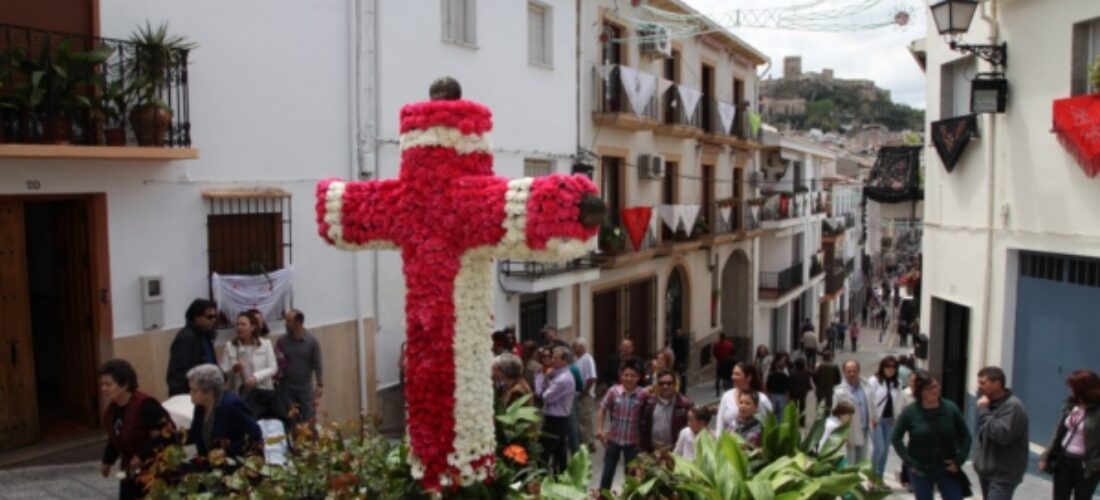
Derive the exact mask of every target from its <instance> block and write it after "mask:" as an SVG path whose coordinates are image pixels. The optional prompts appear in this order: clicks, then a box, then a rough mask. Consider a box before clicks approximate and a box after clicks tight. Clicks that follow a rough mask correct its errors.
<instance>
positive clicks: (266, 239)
mask: <svg viewBox="0 0 1100 500" xmlns="http://www.w3.org/2000/svg"><path fill="white" fill-rule="evenodd" d="M203 198H205V199H206V201H207V205H208V212H207V216H206V237H207V254H208V267H209V269H208V271H209V273H210V274H214V273H218V274H245V275H250V274H264V273H268V272H271V271H276V270H279V269H282V268H284V267H286V266H287V265H288V264H290V262H291V260H292V259H291V257H292V252H291V248H292V245H291V237H290V236H291V233H290V230H291V217H290V193H287V192H285V191H282V190H269V191H261V192H256V191H218V192H213V191H210V192H204V193H203Z"/></svg>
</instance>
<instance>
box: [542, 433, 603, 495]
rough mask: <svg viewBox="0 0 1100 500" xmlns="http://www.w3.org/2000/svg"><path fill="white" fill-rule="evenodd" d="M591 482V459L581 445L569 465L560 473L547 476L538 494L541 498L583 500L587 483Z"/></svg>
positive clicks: (586, 491)
mask: <svg viewBox="0 0 1100 500" xmlns="http://www.w3.org/2000/svg"><path fill="white" fill-rule="evenodd" d="M590 482H592V460H591V458H590V457H589V455H588V448H586V447H584V446H582V447H581V449H580V450H579V451H577V453H575V454H574V455H573V458H572V459H570V460H569V466H568V467H566V468H565V470H564V471H562V473H561V474H558V475H555V476H547V477H546V478H545V479H543V480H542V484H541V485H540V487H539V492H538V493H539V496H538V497H537V498H541V499H543V500H585V499H586V498H588V483H590Z"/></svg>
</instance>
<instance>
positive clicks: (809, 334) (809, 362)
mask: <svg viewBox="0 0 1100 500" xmlns="http://www.w3.org/2000/svg"><path fill="white" fill-rule="evenodd" d="M806 321H807V324H809V320H806ZM809 326H810V329H809V330H807V329H806V328H805V327H803V329H802V354H803V355H804V356H805V357H806V366H807V368H809V369H811V370H813V369H814V367H815V366H817V347H818V346H817V331H816V330H814V328H813V325H809Z"/></svg>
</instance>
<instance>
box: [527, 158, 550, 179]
mask: <svg viewBox="0 0 1100 500" xmlns="http://www.w3.org/2000/svg"><path fill="white" fill-rule="evenodd" d="M552 173H554V162H553V161H550V160H535V159H531V158H528V159H525V160H523V176H524V177H542V176H544V175H550V174H552Z"/></svg>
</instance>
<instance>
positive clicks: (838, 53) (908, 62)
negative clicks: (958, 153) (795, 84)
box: [686, 0, 927, 109]
mask: <svg viewBox="0 0 1100 500" xmlns="http://www.w3.org/2000/svg"><path fill="white" fill-rule="evenodd" d="M810 1H813V0H686V2H687V3H688V4H689V5H691V6H692V7H694V8H695V9H696V10H698V11H700V12H702V13H703V14H707V15H709V16H711V17H715V18H716V19H719V20H720V19H721V18H722V16H721V14H726V13H730V12H732V11H734V10H736V9H738V8H742V9H749V8H754V7H755V8H758V7H761V6H767V7H770V8H774V7H785V6H790V5H792V4H795V3H798V4H807V3H809V2H810ZM869 1H871V0H825V1H824V2H823V3H824V4H825V5H832V7H830V8H843V6H844V5H846V4H847V5H851V4H859V3H867V2H869ZM877 3H878V5H877V6H876V7H875V8H874V9H872V10H870V11H867V12H864V13H862V14H861V15H859V16H858V17H855V18H851V19H850V20H847V21H843V22H838V23H837V24H843V25H845V26H847V25H850V24H853V23H857V24H858V23H872V22H876V21H881V20H883V19H891V18H892V17H893V13H894V12H896V11H898V10H899V9H903V10H906V11H908V12H910V13H911V14H912V16H911V19H910V25H909V26H908V27H905V28H898V27H887V28H878V29H874V30H865V31H848V32H840V33H826V32H808V31H791V30H777V29H758V28H745V27H740V28H732V29H731V31H733V33H734V34H735V35H737V36H738V37H740V38H741V39H743V40H745V41H746V42H748V43H749V44H750V45H752V46H753V47H756V49H757V50H760V51H761V52H763V53H764V54H766V55H767V56H768V57H769V58H771V60H772V67H771V70H770V72H769V73H770V74H771V75H772V76H773V78H779V77H780V76H782V74H783V57H784V56H789V55H801V56H802V70H803V71H821V69H822V68H832V69H833V70H835V72H836V78H863V79H870V80H874V81H875V83H876V84H878V86H879V87H882V88H886V89H889V90H890V91H891V97H892V98H893V100H894V102H901V103H905V104H908V105H910V106H913V107H916V108H920V109H924V107H925V96H924V73H923V72H921V70H920V67H919V66H917V63H916V61H914V60H913V57H912V56H910V55H909V51H908V50H907V46H908V45H909V43H910V42H911V41H913V40H915V39H917V38H923V37H924V36H925V24H924V23H925V19H926V16H925V13H926V9H927V7H924V2H923V1H919V0H884V1H880V2H877Z"/></svg>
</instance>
